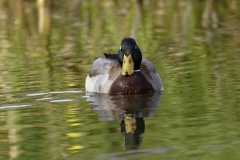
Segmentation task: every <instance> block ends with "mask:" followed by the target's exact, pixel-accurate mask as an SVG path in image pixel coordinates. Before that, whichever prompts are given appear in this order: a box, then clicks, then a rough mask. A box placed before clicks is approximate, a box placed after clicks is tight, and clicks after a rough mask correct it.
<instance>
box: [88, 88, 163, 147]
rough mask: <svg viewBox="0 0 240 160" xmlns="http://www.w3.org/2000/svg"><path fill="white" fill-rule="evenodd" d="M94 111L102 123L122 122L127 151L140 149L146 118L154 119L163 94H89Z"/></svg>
mask: <svg viewBox="0 0 240 160" xmlns="http://www.w3.org/2000/svg"><path fill="white" fill-rule="evenodd" d="M88 95H89V98H88V101H89V103H90V104H91V105H92V106H93V108H92V110H93V111H95V112H97V113H98V114H99V120H100V121H109V120H121V123H120V127H121V133H122V135H123V136H124V145H125V148H126V149H137V148H139V146H140V144H141V141H142V137H141V135H142V134H143V133H144V131H145V123H144V118H146V117H152V116H153V115H154V113H155V112H156V108H157V107H158V106H159V104H160V98H161V95H162V92H161V91H159V92H154V93H147V94H132V95H114V96H109V95H107V94H92V93H88Z"/></svg>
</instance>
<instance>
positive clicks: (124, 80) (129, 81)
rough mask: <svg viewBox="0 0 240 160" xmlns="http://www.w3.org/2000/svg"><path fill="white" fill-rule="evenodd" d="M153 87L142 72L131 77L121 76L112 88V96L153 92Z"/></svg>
mask: <svg viewBox="0 0 240 160" xmlns="http://www.w3.org/2000/svg"><path fill="white" fill-rule="evenodd" d="M152 91H153V87H152V85H151V84H150V83H149V82H148V81H147V79H146V78H145V77H144V76H143V74H142V73H141V72H136V73H134V74H133V75H131V76H123V75H119V76H118V77H117V79H116V80H115V81H114V82H113V84H112V85H111V87H110V90H109V93H110V94H133V93H146V92H152Z"/></svg>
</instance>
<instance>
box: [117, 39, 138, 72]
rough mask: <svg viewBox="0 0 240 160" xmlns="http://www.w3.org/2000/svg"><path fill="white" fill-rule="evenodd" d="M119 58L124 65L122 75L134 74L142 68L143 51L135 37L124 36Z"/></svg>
mask: <svg viewBox="0 0 240 160" xmlns="http://www.w3.org/2000/svg"><path fill="white" fill-rule="evenodd" d="M118 58H119V61H120V63H121V66H122V72H121V74H122V75H124V76H128V75H132V74H133V73H134V71H139V70H140V65H141V62H142V53H141V51H140V49H139V48H138V46H137V43H136V41H135V40H134V39H133V38H124V39H123V40H122V42H121V46H120V49H119V51H118Z"/></svg>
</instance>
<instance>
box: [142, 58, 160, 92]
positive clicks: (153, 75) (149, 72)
mask: <svg viewBox="0 0 240 160" xmlns="http://www.w3.org/2000/svg"><path fill="white" fill-rule="evenodd" d="M140 69H141V72H142V73H143V75H144V76H145V77H146V79H147V80H148V82H150V83H151V84H152V86H153V89H154V90H155V91H156V90H162V89H163V86H162V80H161V78H160V76H159V75H158V73H157V71H156V68H155V67H154V65H153V64H152V63H151V62H150V61H149V60H147V59H146V58H142V63H141V67H140Z"/></svg>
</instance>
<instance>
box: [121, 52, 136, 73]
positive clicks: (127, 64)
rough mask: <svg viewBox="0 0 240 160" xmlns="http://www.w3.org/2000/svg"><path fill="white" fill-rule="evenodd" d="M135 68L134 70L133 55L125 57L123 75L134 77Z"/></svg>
mask: <svg viewBox="0 0 240 160" xmlns="http://www.w3.org/2000/svg"><path fill="white" fill-rule="evenodd" d="M133 68H134V62H133V60H132V55H131V54H130V55H129V56H126V55H125V54H124V55H123V64H122V75H124V76H127V75H132V74H133Z"/></svg>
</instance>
